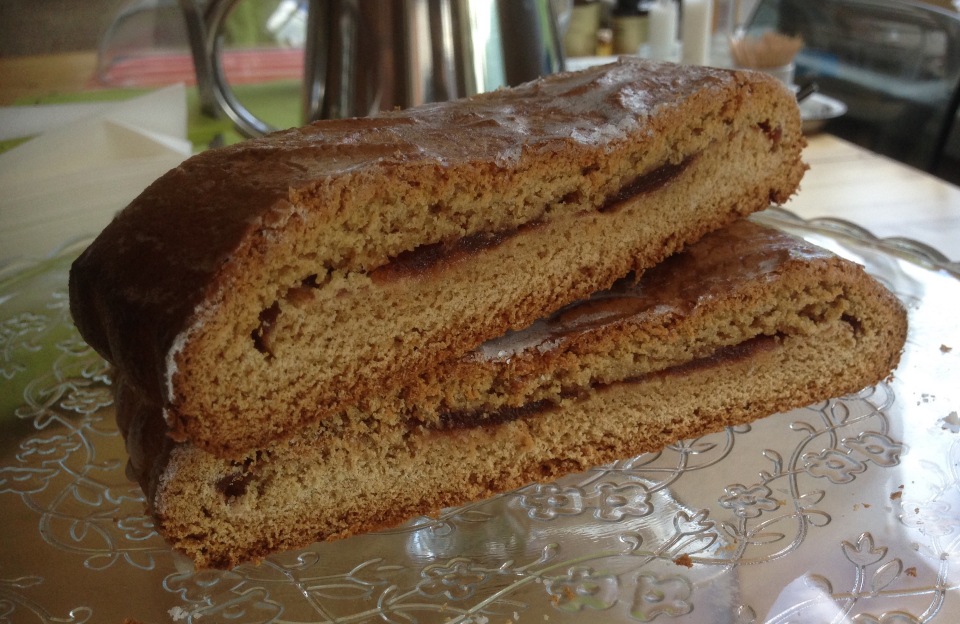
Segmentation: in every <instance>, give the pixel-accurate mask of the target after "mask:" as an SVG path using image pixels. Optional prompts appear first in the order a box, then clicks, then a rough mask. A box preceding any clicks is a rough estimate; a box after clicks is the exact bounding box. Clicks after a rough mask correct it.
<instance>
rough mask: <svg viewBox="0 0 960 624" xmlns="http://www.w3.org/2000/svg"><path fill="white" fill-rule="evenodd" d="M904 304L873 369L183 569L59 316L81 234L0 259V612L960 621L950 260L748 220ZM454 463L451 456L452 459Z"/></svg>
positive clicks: (46, 617)
mask: <svg viewBox="0 0 960 624" xmlns="http://www.w3.org/2000/svg"><path fill="white" fill-rule="evenodd" d="M759 218H760V219H761V220H763V221H764V222H766V223H769V224H772V225H775V226H776V227H780V228H783V229H786V230H788V231H791V232H794V233H796V234H799V235H801V236H803V237H805V238H808V239H810V240H812V241H813V242H815V243H817V244H819V245H821V246H824V247H827V248H829V249H831V250H833V251H835V252H836V253H840V254H842V255H844V256H847V257H850V258H852V259H854V260H856V261H858V262H861V263H863V264H865V265H866V266H867V268H868V270H869V271H870V272H871V273H872V274H874V275H875V276H877V278H878V279H880V280H882V281H883V282H884V283H886V284H887V285H888V286H889V287H890V288H891V289H892V290H893V291H894V292H896V293H897V294H898V296H899V297H900V298H901V300H902V301H903V302H904V303H905V304H906V306H907V308H908V311H909V315H910V323H911V328H910V336H909V339H908V344H907V347H906V350H905V353H904V358H903V360H902V362H901V365H900V367H899V368H898V370H897V371H896V373H895V375H893V376H892V377H891V378H890V379H889V380H887V381H886V382H884V383H882V384H879V385H878V386H876V387H874V388H867V389H865V390H864V391H862V392H860V393H858V394H856V395H851V396H847V397H841V398H837V399H833V400H830V401H824V402H822V403H818V404H815V405H811V406H809V407H807V408H803V409H799V410H794V411H792V412H789V413H784V414H775V415H772V416H770V417H768V418H765V419H762V420H760V421H757V422H755V423H753V424H752V425H750V426H744V427H735V428H731V429H728V430H726V431H724V432H720V433H717V434H713V435H709V436H704V437H702V438H698V439H694V440H685V441H682V442H678V443H677V444H674V445H671V446H669V447H667V448H665V449H663V450H661V451H660V452H658V453H651V454H647V455H641V456H638V457H632V458H624V459H622V460H621V461H618V462H616V463H614V464H610V465H607V466H599V467H596V468H594V469H592V470H590V471H587V472H584V473H580V474H574V475H569V476H568V477H566V478H564V479H561V480H559V481H556V482H551V483H540V484H531V485H529V486H527V487H524V488H522V489H520V490H517V491H514V492H508V493H505V494H503V495H501V496H498V497H495V498H493V499H490V500H486V501H480V502H477V503H475V504H472V505H467V506H465V507H462V508H458V509H448V510H444V511H443V512H442V513H440V514H438V515H437V516H436V517H421V518H416V519H413V520H411V521H410V522H409V523H407V524H406V525H404V526H401V527H397V528H396V529H393V530H390V531H385V532H382V533H376V534H369V535H361V536H357V537H354V538H350V539H347V540H343V541H340V542H332V543H325V544H315V545H313V546H311V547H309V548H307V549H304V550H302V551H298V552H290V553H285V554H282V555H278V556H274V557H270V558H268V559H267V560H266V561H265V562H263V563H262V564H260V565H258V566H255V565H243V566H240V567H238V568H236V569H234V570H231V571H223V572H220V571H208V572H193V571H192V570H190V569H189V568H188V567H184V566H183V565H182V561H181V560H180V559H178V558H177V557H176V556H175V555H174V554H173V553H171V552H170V550H169V548H168V547H167V546H166V544H165V543H164V542H163V540H162V539H160V538H159V537H158V536H157V534H156V533H155V532H154V531H153V526H152V521H151V519H150V517H149V516H148V515H146V514H145V513H144V510H143V506H142V500H143V499H142V496H141V494H140V492H139V490H138V488H137V487H136V486H135V485H133V484H131V483H129V482H128V481H127V480H126V479H125V477H124V463H125V453H124V450H123V443H122V440H121V439H120V436H119V434H118V432H117V430H116V427H115V426H114V423H113V408H112V395H111V391H110V370H109V368H108V367H107V366H106V365H105V363H104V362H103V361H102V360H101V359H100V358H99V357H97V356H96V354H94V353H92V352H91V351H90V349H89V348H87V347H86V345H85V344H84V343H83V342H82V341H81V340H80V339H79V336H78V335H77V333H76V331H75V330H74V328H73V326H72V324H71V323H70V318H69V311H68V309H67V305H66V303H67V299H66V272H67V269H68V267H69V264H70V261H71V260H72V258H73V257H75V256H76V254H77V253H79V252H80V250H81V249H82V248H83V247H84V246H85V242H86V241H78V242H75V243H73V244H71V245H68V246H66V247H65V248H64V249H63V250H61V252H60V253H59V254H56V255H54V256H53V257H51V258H48V259H45V260H43V261H39V262H23V261H22V262H19V263H17V264H16V265H9V266H6V267H2V268H0V384H2V386H0V387H2V392H0V426H2V434H0V519H2V527H3V529H2V531H3V533H2V534H3V540H4V541H3V557H2V559H0V615H2V617H3V618H6V619H7V620H9V621H13V622H21V621H22V622H71V623H75V624H80V623H86V622H120V621H122V620H123V619H124V618H126V617H131V618H137V619H140V620H142V621H145V622H196V623H198V624H205V623H214V622H245V623H277V624H279V623H286V622H297V623H306V622H331V623H334V622H336V623H341V624H345V623H365V624H374V623H378V624H382V623H383V622H403V623H406V624H415V623H421V624H423V623H441V622H451V623H457V622H459V623H471V624H503V623H506V622H547V623H550V622H585V621H586V622H598V621H602V622H611V623H617V622H649V621H653V620H656V621H657V622H678V623H679V622H686V623H693V622H698V623H699V622H703V623H711V624H712V623H717V622H727V623H742V624H747V623H751V622H754V623H759V622H771V623H773V622H777V623H781V624H784V623H786V622H818V623H819V622H831V623H836V624H846V623H850V624H880V623H883V624H918V623H927V622H935V623H939V622H944V623H947V622H956V621H958V619H960V568H958V563H957V558H958V556H960V471H958V469H957V466H958V465H960V416H958V411H960V390H958V387H957V384H956V380H957V378H958V374H960V328H958V326H957V324H956V322H955V320H954V319H955V316H956V314H955V311H956V309H957V308H958V307H960V280H958V276H960V271H958V268H957V266H956V265H951V264H949V263H946V262H944V259H943V257H942V256H940V255H938V254H936V253H933V252H931V251H930V250H927V249H925V248H924V247H923V246H921V245H910V244H906V242H905V241H899V240H898V241H893V242H891V241H886V240H878V239H876V238H874V237H872V236H871V235H870V234H869V232H866V231H864V230H862V229H861V228H858V227H857V226H855V225H853V224H850V223H847V222H842V221H837V220H816V221H803V220H800V219H798V218H795V217H792V216H791V215H789V214H788V213H785V212H781V211H768V212H767V213H765V214H763V215H761V216H760V217H759ZM450 461H456V458H450Z"/></svg>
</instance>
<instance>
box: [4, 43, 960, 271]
mask: <svg viewBox="0 0 960 624" xmlns="http://www.w3.org/2000/svg"><path fill="white" fill-rule="evenodd" d="M95 67H96V55H95V54H94V53H92V52H80V53H75V54H67V55H58V56H43V57H23V58H16V57H15V58H0V105H10V104H12V103H14V102H21V103H22V102H24V101H28V102H29V101H30V99H31V98H33V97H43V96H45V95H49V94H52V93H70V92H77V91H81V90H83V89H84V88H86V87H87V85H89V84H90V78H91V76H92V75H93V72H94V70H95ZM805 160H806V161H807V163H808V164H809V165H810V170H809V171H808V172H807V175H806V177H805V178H804V180H803V183H802V186H801V189H800V192H799V193H798V194H797V195H796V196H795V197H794V198H793V199H791V200H790V201H789V202H788V203H787V204H786V206H785V207H786V208H787V209H789V210H791V211H793V212H795V213H796V214H798V215H799V216H801V217H803V218H806V219H810V218H815V217H833V218H839V219H845V220H848V221H851V222H853V223H855V224H857V225H860V226H862V227H864V228H866V229H868V230H870V231H871V232H872V233H874V234H875V235H877V236H880V237H890V236H899V237H906V238H912V239H915V240H917V241H920V242H922V243H925V244H927V245H930V246H932V247H934V248H935V249H938V250H939V251H940V252H941V253H943V254H944V255H946V256H947V257H948V258H949V259H950V260H953V261H958V260H960V187H957V186H954V185H951V184H948V183H946V182H944V181H942V180H940V179H939V178H936V177H933V176H930V175H928V174H926V173H923V172H921V171H918V170H916V169H913V168H911V167H908V166H906V165H903V164H901V163H898V162H896V161H893V160H890V159H888V158H885V157H883V156H879V155H877V154H874V153H872V152H869V151H867V150H865V149H862V148H860V147H857V146H855V145H853V144H851V143H848V142H846V141H843V140H841V139H838V138H836V137H833V136H831V135H828V134H818V135H815V136H812V137H810V138H809V146H808V147H807V148H806V151H805Z"/></svg>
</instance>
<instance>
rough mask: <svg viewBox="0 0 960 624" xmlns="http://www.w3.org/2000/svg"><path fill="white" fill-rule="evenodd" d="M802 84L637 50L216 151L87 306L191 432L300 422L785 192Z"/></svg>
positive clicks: (129, 215) (137, 221)
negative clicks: (796, 91) (468, 94)
mask: <svg viewBox="0 0 960 624" xmlns="http://www.w3.org/2000/svg"><path fill="white" fill-rule="evenodd" d="M803 145H804V139H803V136H802V133H801V122H800V115H799V110H798V107H797V104H796V101H795V97H794V95H793V93H792V92H791V91H790V90H789V89H787V88H786V87H785V86H783V85H782V84H781V83H779V82H778V81H776V80H774V79H772V78H770V77H769V76H766V75H764V74H760V73H749V72H734V71H726V70H720V69H712V68H706V67H694V66H678V65H670V64H658V63H652V62H648V61H642V60H638V59H622V60H620V61H618V62H616V63H612V64H609V65H604V66H600V67H595V68H591V69H588V70H584V71H583V72H578V73H567V74H559V75H553V76H548V77H546V78H544V79H542V80H538V81H536V82H533V83H529V84H526V85H522V86H519V87H516V88H513V89H504V90H500V91H496V92H493V93H488V94H483V95H479V96H476V97H473V98H470V99H467V100H459V101H455V102H445V103H439V104H431V105H427V106H423V107H419V108H415V109H411V110H407V111H399V112H391V113H387V114H384V115H382V116H379V117H375V118H368V119H352V120H343V121H321V122H317V123H315V124H312V125H310V126H307V127H305V128H300V129H293V130H288V131H283V132H278V133H275V134H272V135H270V136H267V137H264V138H261V139H256V140H250V141H245V142H243V143H240V144H238V145H234V146H229V147H226V148H223V149H219V150H210V151H207V152H203V153H201V154H198V155H196V156H194V157H192V158H190V159H188V160H187V161H186V162H184V163H183V164H182V165H181V166H180V167H177V168H176V169H174V170H172V171H170V172H169V173H168V174H166V175H164V176H163V177H161V178H160V179H159V180H158V181H157V182H155V183H154V184H153V185H151V186H150V187H149V188H148V189H147V190H146V191H145V192H144V193H143V194H142V195H141V196H140V197H139V198H137V199H136V200H135V201H134V202H133V203H132V204H131V205H130V206H129V207H127V208H126V209H125V210H124V211H122V212H121V213H120V214H119V215H118V216H117V218H116V219H115V220H114V221H113V222H112V223H111V224H110V225H109V226H108V227H107V228H106V229H105V230H104V232H103V233H102V234H101V235H100V236H99V237H98V238H97V240H96V241H95V242H94V243H93V244H92V245H91V246H90V247H89V249H87V250H86V251H85V253H83V254H82V255H81V257H80V258H79V259H78V260H77V261H76V263H75V264H74V266H73V268H72V271H71V277H70V301H71V312H72V314H73V317H74V320H75V322H76V324H77V327H78V328H79V330H80V332H81V334H82V335H83V337H84V338H85V339H86V340H87V341H88V342H89V343H90V344H91V345H92V346H93V347H94V348H95V349H97V351H98V352H99V353H101V354H102V355H103V356H104V357H105V358H106V359H107V360H109V361H110V362H111V363H112V364H114V365H115V366H116V368H117V369H118V371H119V372H120V374H121V375H122V376H123V378H124V379H125V380H126V381H125V383H127V384H129V385H131V386H132V387H133V388H135V389H136V391H137V393H138V394H140V395H142V396H144V397H145V398H146V399H148V400H149V401H150V402H152V403H155V404H158V405H159V406H160V407H161V409H162V410H163V413H164V416H165V418H166V419H167V423H168V426H169V429H170V435H171V436H173V437H175V438H176V439H177V440H181V441H185V440H189V441H191V442H192V443H193V444H194V445H196V446H198V447H201V448H203V449H205V450H207V451H209V452H212V453H216V454H218V455H220V456H224V457H234V458H235V457H239V456H242V455H244V454H245V452H246V451H247V450H248V449H250V448H258V447H262V446H264V445H266V444H267V443H269V442H270V441H271V440H275V439H281V438H283V437H289V436H292V435H294V434H296V433H297V432H298V431H299V430H301V429H302V428H303V427H304V426H306V425H308V424H309V423H310V422H313V421H317V420H320V419H323V418H325V417H328V416H332V415H335V414H337V413H339V412H341V411H342V410H343V409H345V408H347V407H349V406H350V405H353V404H356V403H357V402H358V401H360V400H361V399H362V398H363V397H365V396H368V395H370V394H375V393H380V392H382V391H383V390H384V389H385V388H389V387H390V386H391V385H394V384H400V383H403V382H405V381H406V380H408V379H410V378H412V377H413V376H415V375H416V374H418V373H419V372H421V371H424V370H428V369H430V368H431V367H433V366H436V365H437V364H438V363H439V362H441V361H445V360H449V359H451V358H454V357H458V356H459V355H461V354H462V353H464V352H465V351H467V350H469V349H472V348H473V347H475V346H476V345H478V344H480V343H481V342H483V341H485V340H487V339H490V338H493V337H495V336H498V335H501V334H503V333H504V332H506V331H508V330H512V329H519V328H522V327H525V326H527V325H529V324H530V323H531V322H533V321H534V320H535V319H537V318H539V317H541V316H543V315H545V314H549V313H551V312H553V311H555V310H556V309H558V308H560V307H562V306H563V305H565V304H567V303H569V302H571V301H574V300H577V299H579V298H582V297H586V296H588V295H589V294H590V293H592V292H594V291H597V290H600V289H604V288H608V287H609V286H610V285H611V284H612V283H613V282H614V281H615V280H616V279H618V278H620V277H622V276H623V275H625V274H626V273H628V272H630V271H641V270H642V269H644V268H647V267H649V266H652V265H654V264H656V263H657V262H659V261H660V260H662V259H663V258H665V257H667V256H668V255H669V254H671V253H673V252H675V251H677V250H679V249H680V248H682V247H683V245H685V244H687V243H690V242H693V241H695V240H696V239H698V238H699V237H701V236H702V235H704V234H706V233H707V232H709V231H711V230H714V229H716V228H718V227H721V226H723V225H725V224H727V223H730V222H731V221H733V220H734V219H736V218H738V217H740V216H742V215H746V214H749V213H751V212H754V211H756V210H760V209H763V208H765V207H766V206H767V205H769V202H770V201H774V202H783V201H785V200H786V199H787V198H788V197H789V196H790V195H791V194H792V193H793V192H794V191H795V190H796V188H797V185H798V184H799V181H800V179H801V177H802V175H803V171H804V165H803V163H802V162H801V148H802V147H803Z"/></svg>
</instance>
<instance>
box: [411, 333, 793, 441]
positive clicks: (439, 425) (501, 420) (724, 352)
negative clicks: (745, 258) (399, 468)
mask: <svg viewBox="0 0 960 624" xmlns="http://www.w3.org/2000/svg"><path fill="white" fill-rule="evenodd" d="M778 338H779V336H776V335H775V336H756V337H754V338H750V339H749V340H745V341H744V342H741V343H740V344H736V345H731V346H728V347H721V348H719V349H717V350H716V351H715V352H714V353H712V354H710V355H708V356H706V357H702V358H698V359H695V360H692V361H690V362H687V363H685V364H680V365H677V366H672V367H670V368H666V369H664V370H662V371H657V372H654V373H648V374H646V375H640V376H638V377H632V378H628V379H623V380H620V381H614V382H609V383H595V384H593V385H592V387H591V390H594V391H597V392H603V391H604V390H606V389H608V388H612V387H616V386H621V385H627V384H634V383H639V382H641V381H644V380H646V379H651V378H653V377H666V376H671V375H685V374H689V373H692V372H695V371H697V370H704V369H708V368H712V367H716V366H721V365H725V364H731V363H734V362H739V361H742V360H745V359H748V358H751V357H754V356H756V355H759V354H760V353H764V352H766V351H770V350H773V349H774V348H776V345H777V343H778ZM574 396H575V395H574V394H570V395H565V396H561V397H560V398H561V399H565V398H572V397H574ZM557 407H558V405H557V402H555V401H551V400H548V399H541V400H539V401H534V402H531V403H528V404H526V405H521V406H518V407H504V408H500V409H494V410H490V411H479V410H478V411H453V412H444V413H442V414H440V416H439V419H438V421H437V422H436V424H433V425H430V426H431V427H432V428H434V429H437V430H440V431H457V430H461V429H471V428H475V427H485V426H495V425H501V424H505V423H509V422H513V421H515V420H520V419H523V418H528V417H530V416H537V415H541V414H544V413H547V412H549V411H550V410H553V409H557Z"/></svg>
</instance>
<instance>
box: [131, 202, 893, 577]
mask: <svg viewBox="0 0 960 624" xmlns="http://www.w3.org/2000/svg"><path fill="white" fill-rule="evenodd" d="M905 336H906V318H905V312H904V309H903V307H902V306H901V305H900V304H899V302H898V301H897V300H896V298H895V297H894V296H893V295H891V294H890V293H889V292H888V291H887V290H885V289H884V287H883V286H881V285H880V284H879V283H877V282H876V281H874V280H873V279H871V278H870V277H868V276H867V275H866V274H865V273H864V271H863V270H862V268H861V267H860V266H859V265H856V264H854V263H852V262H848V261H846V260H843V259H840V258H838V257H836V256H833V255H832V254H830V253H829V252H827V251H824V250H821V249H818V248H816V247H814V246H812V245H809V244H807V243H805V242H803V241H800V240H798V239H795V238H793V237H791V236H789V235H787V234H783V233H781V232H778V231H775V230H771V229H768V228H765V227H762V226H759V225H757V224H755V223H752V222H750V221H741V222H739V223H736V224H734V225H732V226H730V227H728V228H725V229H723V230H721V231H719V232H715V233H713V234H710V235H708V236H706V237H705V238H704V239H703V240H701V241H700V242H698V243H696V244H695V245H693V246H691V247H690V248H689V249H687V250H686V251H684V252H682V253H680V254H678V255H676V256H674V257H671V258H670V259H668V260H667V261H665V262H664V263H662V264H660V265H658V266H657V267H655V268H653V269H651V270H649V271H647V272H646V273H644V275H643V276H642V278H641V279H640V280H639V282H636V283H634V282H632V281H626V280H623V281H620V282H618V283H617V285H616V287H615V288H613V289H611V290H609V291H607V292H603V293H598V294H595V295H594V296H593V297H591V298H589V299H587V300H585V301H581V302H579V303H575V304H573V305H571V306H568V307H566V308H565V309H563V310H562V311H560V312H558V313H556V314H554V315H551V316H550V317H548V318H546V319H543V320H540V321H537V322H536V323H534V324H533V325H532V326H531V327H530V328H529V329H527V330H524V331H521V332H516V333H511V334H510V335H506V336H503V337H501V338H498V339H496V340H493V341H490V342H487V343H485V344H484V345H482V346H481V347H479V348H478V349H476V350H474V351H472V352H470V353H468V354H466V355H464V356H462V357H459V358H456V359H453V360H451V361H449V362H446V363H444V364H442V365H440V366H438V367H436V368H435V369H433V370H431V371H429V372H426V373H422V374H421V375H419V376H418V377H416V378H415V379H414V380H413V381H412V383H411V384H410V385H409V386H408V387H407V388H406V389H405V390H404V391H403V392H401V393H399V394H397V395H396V396H394V397H392V398H384V399H382V400H380V404H379V405H378V406H377V407H376V408H373V409H372V410H371V411H367V412H364V411H361V410H358V409H355V408H352V409H350V410H346V411H344V412H342V413H339V414H336V415H334V416H332V417H328V418H326V419H323V420H321V421H318V422H315V423H314V424H313V425H312V426H310V427H308V428H305V429H304V430H302V431H301V432H299V433H298V434H297V435H296V436H294V437H292V438H290V439H288V440H282V441H275V442H272V443H270V444H268V445H266V446H264V447H262V448H260V449H258V450H254V451H250V452H249V453H247V454H246V455H245V456H243V457H241V458H238V459H237V460H233V461H231V460H228V459H222V458H218V457H216V456H214V455H212V454H210V453H207V452H205V451H203V450H202V449H201V448H199V447H198V446H196V445H194V444H191V443H179V444H178V443H175V442H173V441H172V440H171V439H170V438H169V436H167V435H166V425H165V423H164V421H163V418H162V417H161V406H159V405H157V404H151V403H150V402H149V401H148V400H145V399H144V397H143V396H142V395H141V394H139V393H138V392H136V390H135V389H133V387H132V386H131V385H129V384H127V383H125V380H124V379H123V378H122V377H121V378H120V379H118V385H119V393H118V404H117V409H118V419H119V422H120V424H121V428H122V430H123V431H124V434H125V436H126V442H127V447H128V450H129V453H130V458H131V460H130V468H131V472H132V474H133V475H134V476H135V477H136V478H137V479H139V480H140V483H141V485H142V487H143V489H144V491H145V492H146V494H147V500H148V502H149V504H150V506H151V508H152V510H153V513H154V514H155V516H156V523H155V524H156V527H157V529H158V530H159V531H160V533H161V534H163V535H164V536H166V538H167V539H168V540H170V542H171V543H172V545H173V546H174V547H175V548H176V549H177V550H180V551H182V552H184V553H186V554H187V555H188V556H189V557H191V558H192V559H193V560H194V561H195V562H196V565H198V566H200V567H207V566H214V567H229V566H233V565H235V564H237V563H240V562H242V561H247V560H251V559H258V558H261V557H263V556H265V555H267V554H269V553H271V552H274V551H276V550H279V549H286V548H292V547H297V546H301V545H305V544H307V543H309V542H312V541H314V540H329V539H334V538H340V537H345V536H348V535H351V534H355V533H360V532H364V531H370V530H375V529H378V528H383V527H389V526H391V525H395V524H397V523H400V522H402V521H404V520H406V519H408V518H411V517H414V516H417V515H420V514H428V513H430V512H431V511H433V510H436V509H439V508H442V507H447V506H454V505H459V504H462V503H465V502H467V501H471V500H475V499H479V498H483V497H487V496H490V495H491V494H494V493H497V492H502V491H504V490H508V489H510V488H516V487H519V486H522V485H524V484H527V483H530V482H532V481H538V480H542V479H551V478H554V477H557V476H560V475H562V474H564V473H568V472H571V471H578V470H583V469H586V468H588V467H591V466H596V465H599V464H602V463H606V462H610V461H614V460H616V459H620V458H626V457H629V456H632V455H635V454H639V453H643V452H647V451H654V450H657V449H660V448H662V447H663V446H665V445H667V444H670V443H672V442H675V441H676V440H679V439H681V438H685V437H691V436H699V435H702V434H705V433H707V432H710V431H715V430H718V429H720V428H722V427H725V426H728V425H733V424H737V423H744V422H747V421H750V420H754V419H756V418H760V417H764V416H767V415H769V414H771V413H774V412H777V411H783V410H787V409H791V408H796V407H801V406H804V405H808V404H810V403H813V402H815V401H819V400H825V399H828V398H830V397H836V396H840V395H843V394H846V393H851V392H855V391H859V390H861V389H862V388H864V387H866V386H868V385H870V384H873V383H876V382H877V381H879V380H882V379H883V378H885V377H887V376H888V375H889V374H890V372H891V370H892V369H893V368H894V367H895V366H896V364H897V362H898V359H899V355H900V352H901V349H902V347H903V344H904V340H905ZM411 399H414V400H411Z"/></svg>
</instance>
